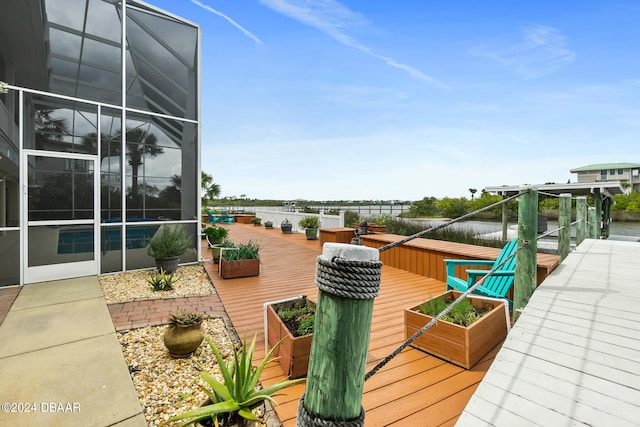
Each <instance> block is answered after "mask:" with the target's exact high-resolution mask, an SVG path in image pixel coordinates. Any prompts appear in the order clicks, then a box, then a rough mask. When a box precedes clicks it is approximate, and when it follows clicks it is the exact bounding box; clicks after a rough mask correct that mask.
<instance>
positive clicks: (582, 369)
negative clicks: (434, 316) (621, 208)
mask: <svg viewBox="0 0 640 427" xmlns="http://www.w3.org/2000/svg"><path fill="white" fill-rule="evenodd" d="M639 259H640V243H636V242H622V241H612V240H589V239H588V240H585V241H584V242H583V243H582V244H581V245H580V246H578V247H577V248H576V250H575V251H574V252H572V253H570V254H569V256H568V257H567V258H566V259H565V260H564V261H563V262H562V264H561V265H560V267H559V268H557V269H556V270H555V271H554V272H553V273H552V274H551V276H549V277H548V278H547V280H546V281H545V282H544V283H543V284H542V285H540V287H539V288H538V289H537V290H536V292H535V293H534V294H533V296H532V297H531V299H530V300H529V303H528V304H527V306H526V307H525V309H524V311H523V312H522V315H521V316H520V318H519V319H518V321H517V323H516V325H515V326H514V328H513V329H512V330H511V333H510V334H509V336H508V337H507V339H506V340H505V341H504V343H503V346H502V349H501V350H500V352H499V353H498V356H497V357H496V358H495V360H494V363H493V365H492V366H491V369H490V370H489V372H488V373H487V375H486V376H485V378H484V380H483V381H482V383H481V384H480V386H479V387H478V390H477V392H476V393H475V394H474V396H473V398H472V399H471V401H470V402H469V405H468V406H467V408H466V409H465V411H464V413H463V415H462V416H461V417H460V419H459V422H458V425H459V426H470V427H471V426H472V427H476V426H514V425H542V426H569V425H572V426H602V427H608V426H638V425H640V424H639V420H640V333H639V331H640V311H639V310H638V307H640V293H639V292H638V290H639V289H640V279H639V278H640V265H639V264H638V260H639Z"/></svg>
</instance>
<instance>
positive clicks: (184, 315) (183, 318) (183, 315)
mask: <svg viewBox="0 0 640 427" xmlns="http://www.w3.org/2000/svg"><path fill="white" fill-rule="evenodd" d="M202 319H203V317H202V314H200V313H192V312H190V311H186V310H180V311H176V312H175V313H173V314H172V315H171V317H170V318H169V325H170V326H171V327H174V328H175V327H177V326H192V325H199V324H200V323H202Z"/></svg>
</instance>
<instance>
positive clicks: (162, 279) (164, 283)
mask: <svg viewBox="0 0 640 427" xmlns="http://www.w3.org/2000/svg"><path fill="white" fill-rule="evenodd" d="M178 280H179V279H174V278H173V273H171V274H167V273H166V272H165V271H164V270H163V269H160V272H159V273H155V274H153V273H151V277H149V279H147V282H149V284H150V285H151V287H152V288H153V290H154V291H156V292H157V291H170V290H172V289H173V285H174V284H175V283H176V282H177V281H178Z"/></svg>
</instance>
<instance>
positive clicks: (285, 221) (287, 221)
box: [280, 218, 291, 225]
mask: <svg viewBox="0 0 640 427" xmlns="http://www.w3.org/2000/svg"><path fill="white" fill-rule="evenodd" d="M280 224H284V225H287V224H291V221H289V218H285V219H284V221H282V222H281V223H280Z"/></svg>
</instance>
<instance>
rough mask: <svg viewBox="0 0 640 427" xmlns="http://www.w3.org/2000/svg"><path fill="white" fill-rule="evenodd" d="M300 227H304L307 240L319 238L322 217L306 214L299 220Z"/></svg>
mask: <svg viewBox="0 0 640 427" xmlns="http://www.w3.org/2000/svg"><path fill="white" fill-rule="evenodd" d="M298 225H299V226H300V228H304V231H305V233H306V235H307V240H317V239H318V228H320V218H318V217H317V216H305V217H304V218H302V219H301V220H300V221H298Z"/></svg>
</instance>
